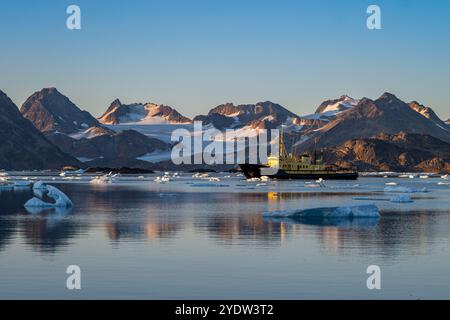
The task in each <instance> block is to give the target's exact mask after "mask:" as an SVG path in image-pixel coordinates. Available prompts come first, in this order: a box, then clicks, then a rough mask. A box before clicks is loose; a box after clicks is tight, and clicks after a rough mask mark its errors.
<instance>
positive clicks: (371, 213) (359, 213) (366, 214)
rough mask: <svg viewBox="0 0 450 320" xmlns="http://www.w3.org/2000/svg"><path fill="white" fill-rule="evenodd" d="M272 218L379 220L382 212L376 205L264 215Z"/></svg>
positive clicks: (278, 212) (283, 211)
mask: <svg viewBox="0 0 450 320" xmlns="http://www.w3.org/2000/svg"><path fill="white" fill-rule="evenodd" d="M263 216H264V217H271V218H378V217H379V216H380V211H379V210H378V207H377V206H376V205H374V204H367V205H349V206H343V207H326V208H313V209H303V210H276V211H271V212H265V213H263Z"/></svg>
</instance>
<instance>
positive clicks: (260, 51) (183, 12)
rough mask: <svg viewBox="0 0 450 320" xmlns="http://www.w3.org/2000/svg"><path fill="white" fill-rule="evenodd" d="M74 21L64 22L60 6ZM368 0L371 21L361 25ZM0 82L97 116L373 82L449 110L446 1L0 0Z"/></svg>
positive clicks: (326, 92) (305, 102) (292, 98)
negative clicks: (76, 16) (113, 108)
mask: <svg viewBox="0 0 450 320" xmlns="http://www.w3.org/2000/svg"><path fill="white" fill-rule="evenodd" d="M69 4H77V5H79V6H80V7H81V10H82V29H81V30H80V31H70V30H67V29H66V18H67V14H66V7H67V6H68V5H69ZM369 4H378V5H379V6H380V7H381V10H382V27H383V29H382V30H376V31H370V30H368V29H367V28H366V18H367V14H366V8H367V6H368V5H369ZM0 43H1V47H0V57H1V59H0V89H1V90H3V91H5V92H6V93H7V94H8V95H9V96H10V97H11V98H12V99H13V100H14V102H16V104H18V105H21V104H22V103H23V102H24V100H25V99H26V97H27V96H29V95H30V94H31V93H32V92H34V91H36V90H40V89H41V88H43V87H49V86H54V87H57V88H58V89H59V90H60V91H61V92H63V93H64V94H66V95H67V96H68V97H69V98H70V99H72V100H73V101H74V102H75V103H76V104H77V105H79V106H80V107H82V108H84V109H86V110H88V111H90V112H92V113H93V114H94V115H95V116H98V115H100V114H101V113H102V112H103V111H104V110H105V109H106V107H107V106H108V105H109V104H110V102H111V101H112V100H114V99H115V98H120V99H121V100H122V101H123V102H125V103H131V102H149V101H152V102H156V103H164V104H167V105H171V106H174V107H175V108H177V109H178V110H179V111H180V112H182V113H183V114H186V115H187V116H192V115H195V114H199V113H206V112H207V111H208V110H209V109H210V108H212V107H214V106H216V105H218V104H221V103H224V102H234V103H254V102H258V101H264V100H272V101H274V102H278V103H280V104H282V105H284V106H286V107H287V108H289V109H290V110H292V111H294V112H296V113H298V114H305V113H310V112H312V111H313V110H314V109H315V107H316V106H317V105H318V104H319V103H320V102H321V101H323V100H324V99H327V98H334V97H338V96H340V95H341V94H349V95H351V96H354V97H362V96H367V97H370V98H376V97H378V96H380V95H381V94H382V93H383V92H384V91H390V92H392V93H394V94H396V95H397V96H398V97H400V98H402V99H404V100H406V101H410V100H418V101H419V102H422V103H424V104H426V105H428V106H431V107H432V108H433V109H435V110H436V111H437V112H438V114H439V115H440V116H441V117H442V118H447V117H450V105H449V101H450V58H449V57H450V1H446V0H433V1H426V0H389V1H379V0H373V1H365V0H353V1H350V0H344V1H331V0H330V1H325V0H319V1H317V0H316V1H300V0H292V1H290V0H284V1H275V0H270V1H269V0H239V1H238V0H189V1H186V0H154V1H152V0H147V1H144V0H132V1H124V0H120V1H119V0H117V1H114V0H110V1H106V0H72V1H65V0H59V1H55V0H40V1H31V0H30V1H21V0H17V1H2V2H1V4H0Z"/></svg>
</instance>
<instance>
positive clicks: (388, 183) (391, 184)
mask: <svg viewBox="0 0 450 320" xmlns="http://www.w3.org/2000/svg"><path fill="white" fill-rule="evenodd" d="M386 185H387V186H396V185H397V182H386Z"/></svg>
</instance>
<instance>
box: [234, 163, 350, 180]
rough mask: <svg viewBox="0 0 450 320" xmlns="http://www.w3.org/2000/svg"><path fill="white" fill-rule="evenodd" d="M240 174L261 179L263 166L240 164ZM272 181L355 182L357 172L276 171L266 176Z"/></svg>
mask: <svg viewBox="0 0 450 320" xmlns="http://www.w3.org/2000/svg"><path fill="white" fill-rule="evenodd" d="M239 167H240V168H241V170H242V172H243V173H244V175H245V177H246V178H247V179H251V178H261V168H263V167H264V166H262V165H256V164H240V165H239ZM267 176H268V177H269V178H272V179H299V180H311V179H320V178H322V179H324V180H356V179H358V172H356V171H343V172H339V171H331V170H330V171H327V172H318V173H313V172H296V173H288V172H285V171H283V170H278V172H277V173H276V174H273V175H267Z"/></svg>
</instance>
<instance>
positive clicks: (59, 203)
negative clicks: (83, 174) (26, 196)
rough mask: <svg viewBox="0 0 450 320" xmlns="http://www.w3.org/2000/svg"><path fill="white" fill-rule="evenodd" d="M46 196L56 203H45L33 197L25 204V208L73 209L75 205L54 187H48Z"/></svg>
mask: <svg viewBox="0 0 450 320" xmlns="http://www.w3.org/2000/svg"><path fill="white" fill-rule="evenodd" d="M39 190H42V189H39ZM46 194H47V196H48V197H49V198H51V199H53V200H54V201H55V202H53V203H52V202H45V201H43V200H41V199H39V198H36V197H33V198H31V199H30V200H28V201H27V202H26V203H25V207H39V208H58V207H60V208H68V207H72V206H73V203H72V201H71V200H70V199H69V197H68V196H67V195H66V194H65V193H64V192H62V191H61V190H59V189H58V188H56V187H53V186H47V190H46Z"/></svg>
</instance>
